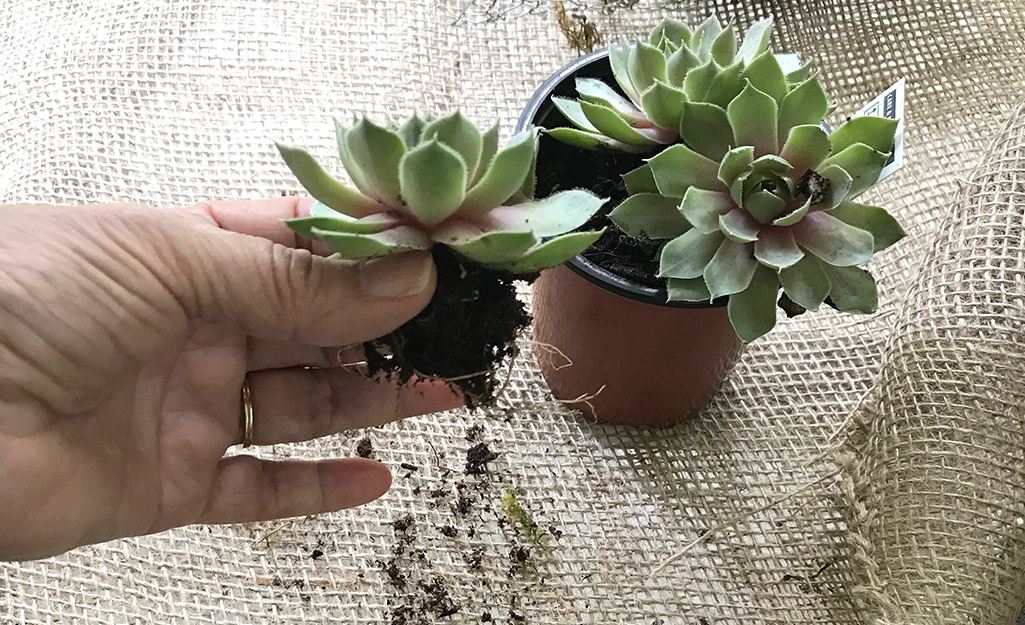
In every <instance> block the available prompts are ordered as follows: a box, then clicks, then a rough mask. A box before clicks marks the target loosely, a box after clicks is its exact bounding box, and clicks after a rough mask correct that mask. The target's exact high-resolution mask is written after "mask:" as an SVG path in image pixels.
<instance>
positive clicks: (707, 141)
mask: <svg viewBox="0 0 1025 625" xmlns="http://www.w3.org/2000/svg"><path fill="white" fill-rule="evenodd" d="M680 136H681V137H682V138H683V140H684V142H685V143H686V144H687V145H688V146H690V147H691V148H692V149H694V150H696V151H698V152H699V153H701V154H702V155H704V156H707V157H708V158H710V159H712V160H713V161H717V162H718V161H721V160H722V159H723V156H725V155H726V153H727V152H728V151H729V150H730V148H731V147H732V141H731V140H732V138H733V131H732V130H731V129H730V120H729V118H728V117H727V116H726V111H725V110H723V109H722V108H721V107H719V106H716V105H715V104H709V103H707V102H687V103H686V105H685V106H684V108H683V119H682V120H681V121H680Z"/></svg>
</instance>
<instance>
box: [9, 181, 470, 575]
mask: <svg viewBox="0 0 1025 625" xmlns="http://www.w3.org/2000/svg"><path fill="white" fill-rule="evenodd" d="M227 206H228V209H230V208H232V205H227ZM220 208H221V207H218V206H217V205H210V206H205V207H200V208H199V209H196V210H193V211H189V212H170V211H167V212H166V213H165V212H164V211H161V213H164V214H161V215H159V216H154V213H153V212H151V211H139V210H137V209H127V208H124V207H105V208H99V209H91V210H90V211H89V213H88V214H84V215H79V214H75V213H74V212H73V211H71V210H68V209H63V210H62V209H42V208H40V209H35V208H24V207H19V209H18V212H17V213H15V214H12V213H11V212H0V241H2V242H3V243H2V244H0V285H2V286H0V501H4V502H6V503H5V504H4V505H3V506H0V528H2V529H0V559H4V558H16V559H24V558H35V557H42V556H46V555H51V554H53V553H59V552H61V551H64V550H67V549H70V548H73V547H75V546H77V545H82V544H90V543H95V542H100V541H105V540H109V539H113V538H117V537H121V536H131V535H139V534H146V533H150V532H155V531H160V530H163V529H167V528H170V527H176V526H180V525H184V524H188V523H194V522H210V523H222V522H241V521H249V520H261V519H269V518H277V517H282V516H294V515H300V514H313V513H317V512H322V511H327V510H335V509H339V508H342V507H349V506H352V505H358V504H361V503H364V502H366V501H370V500H372V499H374V498H376V497H378V496H380V495H381V494H382V493H383V492H384V491H385V490H387V488H388V485H389V484H390V476H389V474H388V472H387V469H385V468H384V467H383V466H381V465H379V464H377V463H373V462H370V461H363V460H333V461H323V462H320V463H300V462H276V463H271V462H264V461H259V460H256V459H255V458H252V457H250V456H235V457H230V458H226V459H225V458H224V457H223V456H224V453H225V451H226V450H227V449H228V447H230V446H231V445H233V444H235V443H237V442H238V441H239V440H240V421H239V411H240V396H239V388H240V387H241V385H242V382H243V380H244V379H245V376H246V375H247V372H250V383H251V385H252V387H253V403H254V406H255V407H256V408H257V412H258V415H259V418H260V425H259V427H258V429H257V432H256V436H257V440H256V442H257V443H274V442H283V441H291V440H304V439H308V438H312V437H315V436H321V435H325V434H329V433H332V432H336V431H339V430H340V429H344V428H346V427H358V426H364V425H372V424H377V423H383V422H386V421H389V420H393V419H395V418H399V417H402V416H406V415H410V414H418V413H422V412H427V411H432V410H439V409H444V408H448V407H451V406H453V405H455V404H456V403H457V401H456V400H455V398H454V397H453V396H452V395H451V393H449V392H448V391H447V390H445V389H443V388H438V387H434V386H423V387H420V388H409V387H396V386H393V385H390V384H387V383H382V382H375V381H372V380H368V379H366V378H364V377H362V376H359V375H358V374H355V373H351V372H349V371H347V370H345V369H340V368H330V367H331V366H332V365H334V366H335V367H337V365H339V364H341V363H340V362H339V361H338V360H337V358H334V357H325V354H329V355H330V354H337V353H338V350H337V349H331V348H328V349H321V348H320V347H315V346H311V344H312V343H317V344H320V345H324V344H326V345H332V344H342V343H345V342H355V341H360V340H365V339H367V338H370V337H372V336H375V335H378V334H381V333H383V332H387V331H388V330H389V329H391V327H395V326H397V325H399V324H400V323H401V322H402V321H403V320H404V319H405V318H408V317H409V316H411V315H412V314H415V313H416V311H417V310H419V308H421V307H422V306H423V304H425V303H426V299H427V298H429V296H430V285H429V284H427V283H428V282H429V280H424V279H423V276H424V275H425V272H424V271H423V269H422V267H423V266H424V263H425V262H426V261H425V260H424V259H419V260H415V261H406V265H410V264H411V263H413V262H417V263H419V264H420V265H421V269H420V270H419V273H420V274H421V276H420V279H419V285H420V289H419V292H418V293H413V294H412V295H411V296H408V297H398V298H396V297H386V298H365V297H363V298H362V299H360V296H359V294H358V292H357V293H339V292H338V289H339V288H342V287H338V286H326V285H327V284H328V283H325V282H323V281H324V280H331V281H332V282H331V283H330V284H332V285H337V284H343V286H344V288H347V289H349V290H350V291H352V290H353V289H352V285H353V280H352V279H351V277H350V279H349V280H344V279H343V280H339V276H338V275H334V276H333V277H332V276H329V275H328V274H329V273H336V272H338V271H343V272H349V273H352V272H353V271H355V269H353V268H352V267H344V268H340V267H334V266H328V265H332V264H331V263H329V262H328V261H325V260H324V259H321V258H318V257H315V256H312V255H310V254H309V253H307V252H305V251H297V250H295V249H293V248H283V247H282V245H280V244H279V245H274V244H273V243H272V242H271V240H270V239H277V238H287V237H288V236H289V235H288V234H287V232H286V231H285V230H284V229H283V228H282V227H280V226H278V225H277V224H278V223H279V218H280V217H283V216H291V215H292V214H295V212H296V205H295V202H294V201H293V202H291V203H289V202H288V201H287V200H282V201H280V202H273V203H266V204H265V205H261V210H262V211H263V213H262V214H261V213H260V211H256V213H255V214H256V217H255V218H254V217H253V213H252V212H251V213H250V214H249V215H247V216H246V217H245V219H247V220H248V221H247V222H245V225H246V226H247V229H249V230H256V231H257V232H255V233H254V234H262V235H264V236H266V237H267V238H265V239H256V238H254V237H241V235H237V234H234V233H229V232H225V231H223V230H220V229H218V228H217V225H223V224H218V222H220V221H231V220H232V219H234V218H235V217H233V216H234V215H235V213H233V212H231V210H226V211H225V210H221V209H220ZM219 210H220V212H219ZM248 210H250V211H252V209H251V208H249V209H248ZM0 211H2V209H0ZM79 211H81V209H79ZM283 211H284V213H285V214H281V213H282V212H283ZM218 218H220V219H218ZM69 219H73V220H74V221H75V225H76V226H77V227H76V228H68V227H67V225H66V223H67V221H68V220H69ZM254 219H255V221H253V220H254ZM30 226H31V229H30ZM200 235H202V236H200ZM234 237H238V238H239V239H238V240H236V239H235V238H234ZM239 240H241V242H239ZM289 242H290V243H292V245H293V247H294V245H295V243H296V242H295V241H294V239H293V240H291V241H288V240H285V241H280V242H279V243H289ZM235 244H237V245H239V246H241V248H239V249H235V250H233V251H231V252H230V253H231V254H232V255H233V256H238V257H237V258H225V254H226V253H228V252H225V251H224V250H223V249H220V248H221V246H227V245H235ZM247 246H248V247H247ZM249 248H252V249H249ZM240 249H241V250H242V251H240ZM183 254H184V256H183ZM253 255H255V256H253ZM240 264H249V265H255V267H254V268H253V269H252V270H250V271H249V272H248V274H249V278H250V280H251V281H250V282H248V283H244V284H238V283H230V282H225V281H224V280H223V278H218V277H215V278H210V274H211V273H214V274H219V273H220V272H223V271H233V270H235V269H236V267H238V266H239V265H240ZM400 264H401V263H400ZM245 271H246V270H242V272H243V273H245ZM414 273H415V272H414ZM245 277H246V276H245V275H239V276H237V279H239V280H243V281H244V279H245ZM414 277H415V276H414ZM430 277H432V274H431V275H430ZM346 282H347V283H348V284H347V285H346V284H345V283H346ZM407 286H408V285H407ZM332 288H333V289H334V293H333V294H332V295H333V297H335V298H336V301H335V302H332V304H333V306H330V307H328V306H326V305H325V304H327V302H325V301H323V300H324V296H325V293H326V292H328V291H330V290H331V289H332ZM407 290H409V289H407ZM412 291H416V289H412ZM304 294H306V295H304ZM339 297H341V298H343V299H342V300H341V301H342V302H343V303H344V298H346V297H348V298H350V299H351V300H352V302H354V303H353V305H352V307H351V308H350V309H349V310H341V311H339V312H337V314H335V312H334V311H335V309H336V308H339V306H338V300H337V298H339ZM303 298H306V299H305V300H303ZM381 299H384V300H388V301H386V302H383V303H382V302H378V301H377V300H381ZM367 301H370V304H369V305H366V302H367ZM364 307H365V308H366V310H362V308H364ZM340 308H342V309H344V308H345V306H341V307H340ZM325 309H326V310H328V312H327V313H325ZM331 315H335V318H331ZM360 326H361V327H360ZM317 335H320V336H317ZM308 366H316V367H321V368H320V369H315V370H310V369H307V368H306V367H308Z"/></svg>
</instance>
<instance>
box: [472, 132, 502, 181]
mask: <svg viewBox="0 0 1025 625" xmlns="http://www.w3.org/2000/svg"><path fill="white" fill-rule="evenodd" d="M498 133H499V129H498V124H497V123H496V124H495V125H494V126H492V127H491V128H489V129H488V130H487V132H485V133H484V134H483V135H482V136H481V151H480V164H479V165H477V171H475V172H474V173H473V178H472V179H471V180H470V185H471V186H473V185H475V184H477V183H478V182H479V181H480V179H481V178H483V177H484V173H485V172H487V171H488V167H491V161H492V160H493V159H494V158H495V154H496V153H498Z"/></svg>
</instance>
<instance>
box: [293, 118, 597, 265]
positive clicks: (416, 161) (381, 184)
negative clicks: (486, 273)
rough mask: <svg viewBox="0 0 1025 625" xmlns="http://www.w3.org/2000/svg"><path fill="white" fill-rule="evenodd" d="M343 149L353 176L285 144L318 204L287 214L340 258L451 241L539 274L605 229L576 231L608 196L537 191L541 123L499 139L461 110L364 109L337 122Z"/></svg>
mask: <svg viewBox="0 0 1025 625" xmlns="http://www.w3.org/2000/svg"><path fill="white" fill-rule="evenodd" d="M336 131H337V132H336V134H337V140H338V153H339V156H340V157H341V161H342V164H343V166H344V167H345V170H346V172H347V173H348V175H349V178H350V179H351V180H352V182H353V184H354V185H355V187H356V188H355V189H352V188H350V187H348V186H346V185H344V184H342V183H340V182H339V181H337V180H336V179H334V178H333V177H331V176H330V175H329V174H328V173H327V172H326V171H325V170H324V169H323V167H321V166H320V164H319V163H317V161H316V160H315V159H314V158H313V157H312V156H310V154H309V153H308V152H306V151H305V150H302V149H299V148H295V147H289V146H284V145H278V150H279V151H280V152H281V155H282V157H283V158H284V160H285V163H286V164H287V165H288V167H289V168H290V169H291V170H292V172H293V173H294V174H295V175H296V177H297V178H298V179H299V182H300V183H301V184H302V185H303V186H304V187H305V188H306V190H307V191H308V192H309V193H310V195H312V196H313V197H314V198H315V199H316V200H317V203H316V204H315V205H314V206H313V207H312V208H311V210H310V216H309V217H303V218H299V219H292V220H289V221H288V222H287V223H288V225H289V227H291V228H292V229H293V230H295V231H296V232H298V233H300V234H302V235H304V236H307V237H310V238H313V239H316V240H320V241H324V242H325V243H327V244H328V245H329V246H331V248H332V249H333V250H334V251H335V252H336V253H337V255H338V256H339V257H342V258H349V259H360V258H371V257H375V256H384V255H388V254H396V253H401V252H408V251H412V250H427V249H430V248H431V247H432V246H433V245H436V244H437V245H444V246H447V247H449V248H451V249H452V250H453V251H454V252H456V253H457V254H458V255H459V256H461V257H463V258H466V259H468V260H470V261H472V262H475V263H477V264H480V265H482V266H485V267H488V268H491V269H496V270H500V271H506V272H510V273H514V274H529V273H535V272H537V271H540V270H542V269H545V268H548V267H553V266H556V265H559V264H562V263H563V262H565V261H567V260H569V259H570V258H573V257H574V256H576V255H577V254H579V253H580V252H582V251H583V250H584V249H586V248H587V247H588V246H589V245H591V244H592V243H593V242H594V241H596V240H597V239H598V237H600V236H601V234H602V232H601V231H593V232H574V231H575V230H576V229H577V228H580V227H581V226H582V225H583V224H585V223H586V222H587V221H588V219H590V217H591V216H592V215H593V214H594V213H595V212H596V211H597V210H598V209H599V208H600V207H601V205H602V204H603V203H604V201H605V200H603V199H602V198H598V197H596V196H595V195H593V194H592V193H590V192H588V191H583V190H570V191H564V192H561V193H558V194H554V195H552V196H550V197H547V198H545V199H541V200H533V199H531V198H532V195H533V188H534V162H535V159H536V154H537V147H538V134H537V130H536V129H529V130H525V131H523V132H520V133H519V134H517V135H515V136H514V137H512V138H511V140H510V141H509V142H508V144H507V145H505V146H504V147H499V140H498V137H499V128H498V126H497V125H495V126H493V127H492V128H491V129H489V130H488V131H486V132H481V131H480V130H479V129H478V128H477V127H476V126H475V125H474V124H473V123H472V122H470V121H469V120H468V119H467V118H466V117H465V116H463V115H462V113H460V112H459V111H456V112H454V113H452V114H450V115H447V116H444V117H439V118H436V119H431V120H425V119H421V118H420V117H418V116H413V117H412V118H410V119H409V120H407V121H406V122H405V123H403V124H402V125H401V126H398V127H395V128H389V127H384V126H380V125H377V124H375V123H374V122H372V121H371V120H369V119H367V118H362V119H359V120H358V121H356V122H355V123H354V124H353V125H352V126H351V127H346V126H343V125H341V124H336Z"/></svg>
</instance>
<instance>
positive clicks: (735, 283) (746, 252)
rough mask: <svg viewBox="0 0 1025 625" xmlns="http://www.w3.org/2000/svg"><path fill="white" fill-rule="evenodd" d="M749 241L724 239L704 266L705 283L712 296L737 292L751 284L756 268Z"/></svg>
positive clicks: (756, 262)
mask: <svg viewBox="0 0 1025 625" xmlns="http://www.w3.org/2000/svg"><path fill="white" fill-rule="evenodd" d="M752 248H753V246H752V245H751V244H750V243H737V242H736V241H732V240H730V239H726V240H724V241H723V242H722V244H721V245H720V246H719V249H718V251H716V253H715V256H713V257H712V260H710V261H709V262H708V266H706V267H705V271H704V276H705V284H707V285H708V291H709V292H710V293H711V294H712V298H713V299H715V298H717V297H721V296H723V295H732V294H734V293H739V292H741V291H743V290H744V289H746V288H747V285H749V284H751V277H752V276H754V273H755V269H757V268H758V261H757V260H755V258H754V255H753V254H752V252H753V250H752Z"/></svg>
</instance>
